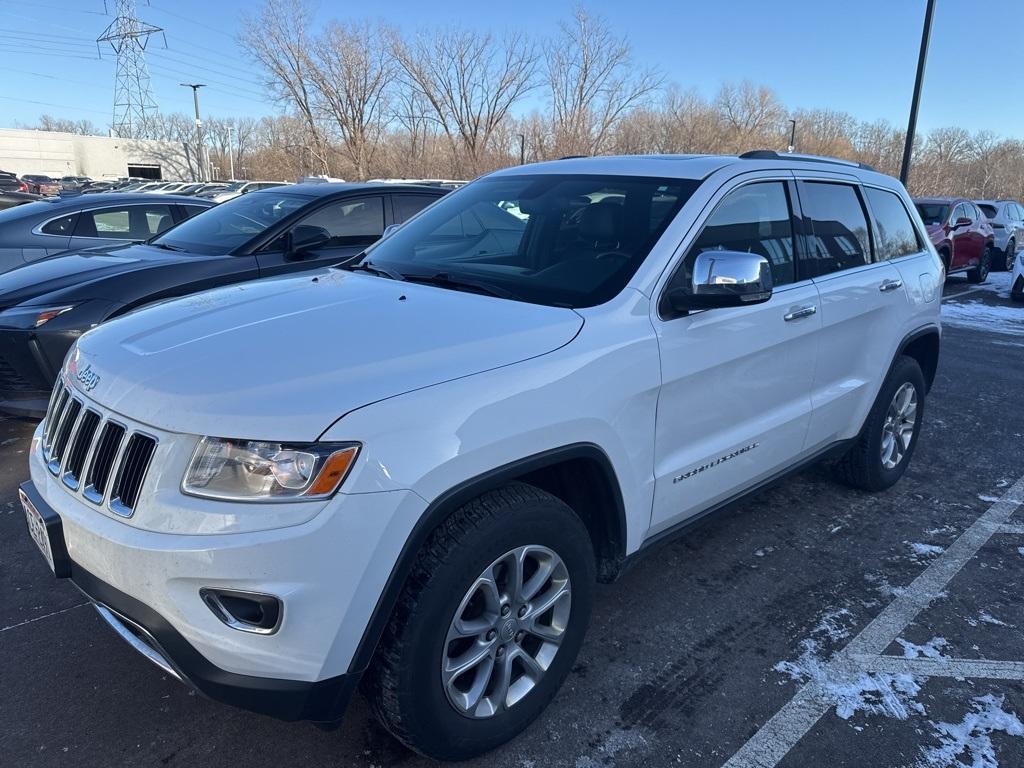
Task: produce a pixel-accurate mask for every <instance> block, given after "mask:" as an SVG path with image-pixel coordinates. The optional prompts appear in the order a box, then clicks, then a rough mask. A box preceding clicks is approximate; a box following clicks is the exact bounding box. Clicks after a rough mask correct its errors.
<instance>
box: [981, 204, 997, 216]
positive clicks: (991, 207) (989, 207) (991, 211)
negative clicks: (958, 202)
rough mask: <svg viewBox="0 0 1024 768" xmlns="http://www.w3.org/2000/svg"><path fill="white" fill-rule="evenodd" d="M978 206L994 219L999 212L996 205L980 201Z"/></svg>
mask: <svg viewBox="0 0 1024 768" xmlns="http://www.w3.org/2000/svg"><path fill="white" fill-rule="evenodd" d="M978 207H979V208H981V212H982V213H984V214H985V215H986V216H987V217H988V218H990V219H994V218H995V217H996V216H997V215H998V214H999V212H998V211H997V210H996V207H995V206H994V205H986V204H985V203H978Z"/></svg>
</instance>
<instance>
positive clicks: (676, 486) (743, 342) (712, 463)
mask: <svg viewBox="0 0 1024 768" xmlns="http://www.w3.org/2000/svg"><path fill="white" fill-rule="evenodd" d="M746 178H747V180H746V181H741V182H740V183H739V184H738V185H732V186H731V188H730V189H728V191H723V192H722V193H720V196H719V197H717V198H716V199H715V200H714V201H713V202H712V206H713V208H712V210H711V212H710V215H709V216H708V217H707V219H706V220H705V221H704V222H703V223H702V224H701V225H700V230H699V233H698V234H697V237H696V239H695V240H694V242H693V243H692V244H691V245H690V246H689V247H688V248H687V251H686V253H685V254H684V255H683V257H682V258H681V260H680V263H679V265H678V267H677V268H676V270H675V272H674V274H673V276H672V277H671V278H670V279H669V282H668V284H667V285H666V286H665V288H664V289H663V290H662V295H664V292H665V291H667V290H670V289H672V288H675V287H680V288H683V289H684V290H689V289H690V286H691V281H692V269H693V262H694V260H695V259H696V258H697V255H698V254H700V253H701V252H703V251H707V250H732V251H748V252H751V253H758V254H760V255H762V256H764V257H766V258H767V259H768V260H769V262H770V263H771V265H772V278H773V281H774V283H775V288H774V290H773V293H772V297H771V299H769V300H768V301H767V302H765V303H763V304H757V305H753V306H747V307H735V308H729V309H714V310H706V311H695V312H690V313H689V314H687V315H685V316H674V315H673V314H672V313H671V311H670V310H669V309H668V308H667V307H665V306H661V307H659V309H658V312H657V314H656V316H655V317H654V318H652V320H653V323H654V327H655V331H656V333H657V336H658V344H659V349H660V355H661V368H662V386H661V391H660V394H659V398H658V416H657V426H656V430H655V499H654V508H653V511H652V521H651V522H652V533H656V532H658V531H661V530H664V529H666V528H669V527H671V526H672V525H675V524H677V523H679V522H681V521H683V520H685V519H686V518H687V517H689V516H692V515H693V514H696V513H698V512H700V511H702V510H704V509H707V508H708V507H711V506H714V505H715V504H717V503H719V502H721V501H724V500H725V499H727V498H729V497H730V496H732V495H734V494H735V493H737V492H738V491H741V490H743V489H744V488H748V487H750V486H752V485H755V484H756V483H757V482H759V481H760V480H763V479H765V478H768V477H770V476H772V475H773V474H775V473H777V472H779V471H780V470H782V469H784V468H785V467H787V466H789V465H791V464H793V463H796V462H797V461H798V460H799V458H800V456H801V455H802V453H803V450H804V443H805V439H806V436H807V428H808V425H809V423H810V418H811V383H812V380H813V375H814V370H815V360H816V357H817V348H818V333H819V331H820V329H821V312H820V311H819V309H820V306H819V305H820V302H819V301H818V290H817V288H816V287H815V285H814V283H813V282H812V281H811V280H807V279H801V278H800V276H799V275H798V274H797V272H796V269H795V267H796V262H795V255H794V254H795V247H796V240H795V237H794V227H793V220H792V215H791V201H793V199H794V198H795V186H794V184H793V183H792V176H791V174H789V173H786V174H785V175H777V174H771V173H767V174H759V175H757V176H754V177H753V178H751V177H746Z"/></svg>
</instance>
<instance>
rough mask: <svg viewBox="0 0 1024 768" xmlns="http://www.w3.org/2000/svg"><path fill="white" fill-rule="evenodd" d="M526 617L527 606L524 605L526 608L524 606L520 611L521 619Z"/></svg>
mask: <svg viewBox="0 0 1024 768" xmlns="http://www.w3.org/2000/svg"><path fill="white" fill-rule="evenodd" d="M525 615H526V606H525V605H524V606H522V607H521V608H520V609H519V618H520V619H521V618H523V616H525Z"/></svg>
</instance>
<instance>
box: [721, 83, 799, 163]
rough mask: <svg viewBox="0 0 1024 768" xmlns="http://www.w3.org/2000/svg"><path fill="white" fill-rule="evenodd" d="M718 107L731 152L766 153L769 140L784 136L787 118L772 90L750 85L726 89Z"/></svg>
mask: <svg viewBox="0 0 1024 768" xmlns="http://www.w3.org/2000/svg"><path fill="white" fill-rule="evenodd" d="M715 106H716V107H717V108H718V111H719V114H720V115H721V117H722V121H723V124H724V127H725V129H726V131H727V132H728V144H729V150H730V151H732V152H743V151H746V150H748V149H763V148H764V147H765V144H766V142H767V141H769V140H770V138H769V137H771V138H774V137H776V136H778V135H780V134H781V132H782V129H783V125H784V124H783V121H784V120H785V118H786V111H785V109H784V108H783V106H782V105H781V104H780V103H779V100H778V99H777V98H776V97H775V93H774V92H773V91H772V90H771V89H770V88H767V87H765V86H763V85H762V86H757V85H754V84H753V83H749V82H743V83H741V84H740V85H738V86H737V85H734V84H732V83H726V84H725V85H723V86H722V87H721V88H720V89H719V91H718V96H717V97H716V98H715ZM772 143H773V144H774V143H775V142H774V141H772Z"/></svg>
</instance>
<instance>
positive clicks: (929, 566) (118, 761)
mask: <svg viewBox="0 0 1024 768" xmlns="http://www.w3.org/2000/svg"><path fill="white" fill-rule="evenodd" d="M1004 284H1005V285H1004ZM1008 286H1009V281H1008V276H1007V275H1006V274H1005V273H997V274H994V275H993V276H992V278H991V279H990V282H989V285H987V286H985V287H983V288H981V289H978V288H976V287H975V286H970V285H968V284H967V283H966V282H964V281H962V280H958V279H953V280H951V281H950V283H949V284H948V285H947V287H946V297H945V299H944V305H943V314H944V321H945V322H946V325H945V331H944V339H943V347H942V358H941V362H940V365H939V372H938V377H937V380H936V383H935V387H934V389H933V391H932V394H931V396H930V397H929V399H928V402H927V412H926V415H925V423H924V428H923V429H924V431H923V433H922V436H921V439H920V442H919V445H918V448H917V453H916V455H915V457H914V461H913V464H912V465H911V468H910V470H909V472H908V474H907V476H906V477H905V478H904V479H903V480H902V481H901V482H900V483H899V484H898V485H897V486H896V487H895V488H894V489H892V490H891V491H889V492H887V493H883V494H880V495H865V494H862V493H859V492H854V491H850V490H848V489H845V488H843V487H841V486H838V485H836V484H834V483H833V482H832V481H831V480H830V476H829V473H828V471H827V469H826V468H824V467H816V468H812V469H810V470H808V471H805V472H803V473H802V474H800V475H797V476H796V477H794V478H792V479H790V480H788V481H786V482H784V483H783V484H781V485H779V486H777V487H775V488H773V489H771V490H769V491H765V492H763V493H761V494H760V495H758V496H757V497H755V498H753V499H752V500H750V501H749V502H747V503H745V504H744V505H743V506H742V507H740V508H739V509H737V510H735V511H733V512H732V513H730V514H728V515H727V516H722V517H719V518H717V519H716V520H714V521H712V522H710V523H708V524H707V525H705V526H703V527H701V528H700V529H698V530H697V531H694V532H693V533H691V534H690V535H688V536H687V537H685V538H683V539H681V540H678V541H676V542H674V543H672V544H670V545H668V546H666V547H663V548H661V549H659V550H657V551H656V552H654V553H653V554H652V555H650V556H649V557H647V558H646V559H644V560H643V561H641V562H640V563H639V564H638V565H637V566H636V567H635V568H633V569H632V570H631V571H629V572H628V573H627V574H626V575H625V576H624V577H623V578H622V579H621V580H620V581H619V583H617V584H615V585H611V586H606V587H601V588H600V590H599V592H598V597H597V601H596V605H595V613H594V618H593V621H592V624H591V627H590V631H589V635H588V640H587V642H586V644H585V646H584V648H583V651H582V652H581V654H580V657H579V660H578V663H577V665H576V667H575V668H574V670H573V673H572V675H571V676H570V678H569V680H568V681H567V684H566V685H565V687H564V689H563V690H562V692H561V693H560V694H559V696H558V697H557V698H556V700H555V701H554V703H553V704H552V706H551V707H550V708H549V709H548V710H547V712H546V713H545V714H544V715H543V716H542V717H541V719H540V720H539V721H537V722H536V723H535V724H534V725H533V726H532V727H531V728H530V729H529V730H528V731H527V732H526V734H524V735H523V736H522V737H520V738H519V739H517V740H516V741H514V742H512V743H511V744H509V745H507V746H506V747H504V748H502V749H500V750H498V751H497V752H495V753H493V754H490V755H488V756H486V757H484V758H482V759H480V760H478V761H475V762H473V763H470V764H469V765H479V766H488V768H500V767H505V766H508V767H512V766H514V767H515V768H534V767H536V768H541V767H543V766H572V767H573V768H592V767H593V766H610V765H616V766H668V765H683V766H708V767H709V768H710V767H711V766H715V767H717V766H723V765H727V766H729V768H741V767H742V768H746V767H748V766H758V767H759V768H771V766H775V765H779V766H784V767H795V766H820V765H829V766H831V767H832V768H838V767H839V766H858V767H860V766H873V767H878V768H881V767H883V766H915V767H920V768H942V767H944V766H958V765H965V766H978V767H979V768H992V767H993V766H997V765H1001V766H1020V765H1024V643H1022V639H1024V602H1022V601H1021V600H1020V594H1021V590H1022V587H1024V505H1022V502H1024V396H1022V395H1024V392H1022V385H1024V305H1016V306H1014V305H1011V304H1010V302H1009V300H1008V297H1007V295H1006V294H1007V293H1008ZM31 431H32V427H31V425H30V424H29V423H27V422H23V421H18V420H5V421H0V723H2V725H0V765H9V766H19V768H20V767H21V766H82V767H84V766H103V767H104V768H109V767H110V766H190V767H191V766H209V767H215V766H232V767H234V766H274V767H275V768H282V767H287V766H303V767H304V768H313V767H314V766H366V767H368V766H378V767H383V766H408V768H414V767H415V766H421V765H426V764H428V762H429V761H425V760H423V759H422V758H419V757H417V756H415V755H413V754H411V753H409V752H407V751H406V750H404V749H403V748H401V747H399V746H398V745H396V743H395V742H393V741H391V740H390V738H389V737H388V735H387V734H386V733H385V732H384V731H383V730H382V729H381V728H380V727H379V726H377V724H376V723H375V722H374V720H373V719H372V717H371V716H370V714H369V712H368V709H367V707H366V705H365V704H364V703H363V702H362V700H361V699H358V698H357V699H356V700H355V702H354V704H353V706H352V707H351V709H350V710H349V712H348V715H347V717H346V719H345V721H344V723H343V725H342V727H341V729H340V730H338V731H335V732H325V731H322V730H319V729H317V728H316V727H314V726H311V725H307V724H286V723H280V722H276V721H273V720H270V719H267V718H263V717H260V716H257V715H250V714H247V713H244V712H240V711H237V710H234V709H231V708H229V707H226V706H221V705H218V704H215V703H211V702H209V701H206V700H204V699H202V698H200V697H198V696H196V695H193V694H191V693H190V692H189V691H188V690H186V689H185V688H184V687H182V686H181V685H180V684H178V683H177V682H175V681H174V680H172V679H169V678H167V677H166V676H165V675H163V673H161V672H160V671H159V670H158V669H156V668H155V667H152V666H151V665H150V664H149V663H148V662H146V661H145V660H144V659H142V658H141V657H138V656H136V655H135V653H134V652H133V651H131V650H130V649H129V648H128V647H127V646H126V645H124V644H123V642H122V641H121V640H120V639H118V638H117V637H116V636H115V635H114V634H113V633H112V632H110V631H109V629H107V628H106V627H105V626H104V625H103V624H102V622H101V621H100V619H99V618H98V617H97V616H96V615H95V613H94V611H93V610H92V609H91V608H90V607H88V606H86V605H84V604H83V599H82V597H81V596H80V594H79V593H78V592H77V591H76V590H75V589H74V588H73V587H72V586H70V585H69V584H66V583H57V582H55V581H54V579H53V578H52V576H51V574H50V573H49V572H48V570H47V568H46V566H45V564H44V562H43V560H42V558H41V557H40V556H39V554H38V552H37V551H36V550H35V548H34V545H33V544H32V543H31V541H30V540H29V537H28V535H27V533H26V531H25V524H24V518H23V516H22V513H21V510H20V508H19V507H18V504H17V499H16V488H17V484H18V483H19V482H21V481H22V480H23V479H24V477H25V475H26V466H25V463H26V457H25V453H26V451H27V450H28V445H29V436H30V434H31Z"/></svg>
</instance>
